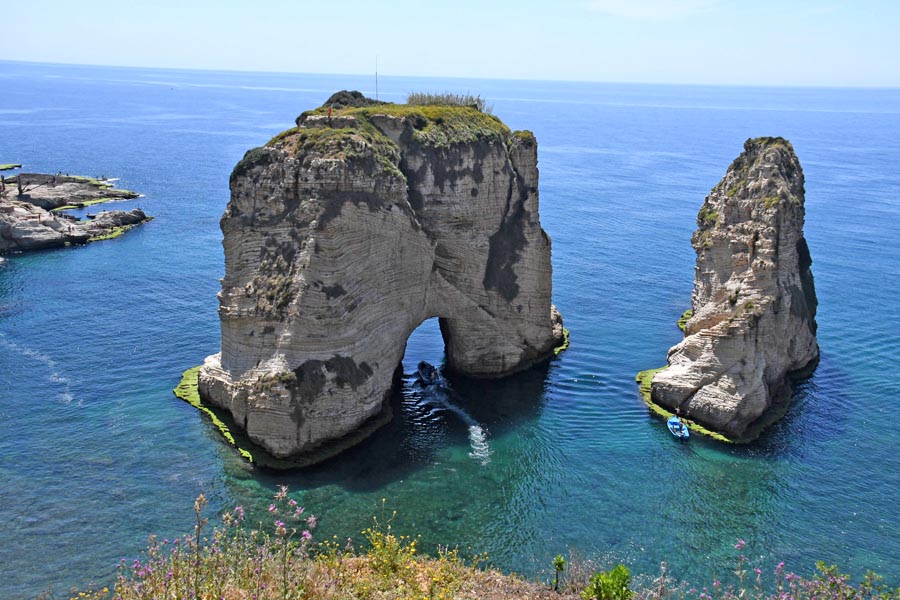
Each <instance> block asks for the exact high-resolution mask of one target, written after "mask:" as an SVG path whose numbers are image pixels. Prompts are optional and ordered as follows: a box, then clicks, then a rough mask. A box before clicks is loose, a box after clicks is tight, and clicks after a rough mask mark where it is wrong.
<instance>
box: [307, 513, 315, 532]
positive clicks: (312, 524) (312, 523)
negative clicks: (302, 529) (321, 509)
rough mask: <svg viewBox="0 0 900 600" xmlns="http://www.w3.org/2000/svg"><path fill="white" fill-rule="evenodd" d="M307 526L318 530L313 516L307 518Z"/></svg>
mask: <svg viewBox="0 0 900 600" xmlns="http://www.w3.org/2000/svg"><path fill="white" fill-rule="evenodd" d="M306 524H307V525H309V528H310V529H315V528H316V518H315V517H314V516H313V515H309V517H307V518H306Z"/></svg>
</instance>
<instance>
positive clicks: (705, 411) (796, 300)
mask: <svg viewBox="0 0 900 600" xmlns="http://www.w3.org/2000/svg"><path fill="white" fill-rule="evenodd" d="M803 183H804V182H803V172H802V170H801V168H800V163H799V161H798V160H797V156H796V155H795V154H794V149H793V148H792V147H791V144H790V143H789V142H787V141H786V140H784V139H782V138H757V139H752V140H748V141H747V142H746V143H745V144H744V152H743V153H742V154H741V155H740V156H739V157H738V158H737V159H736V160H735V161H734V162H733V163H732V164H731V167H729V169H728V172H727V173H726V174H725V177H724V178H723V179H722V181H720V182H719V184H718V185H716V187H714V188H713V190H712V192H710V194H709V196H707V198H706V201H705V202H704V203H703V207H702V208H701V209H700V213H699V215H698V216H697V225H698V228H697V231H696V232H695V233H694V235H693V238H692V239H691V243H692V245H693V246H694V249H695V250H696V252H697V266H696V269H695V272H694V292H693V296H692V298H691V305H692V309H693V316H692V317H691V318H690V320H688V321H687V324H686V326H685V338H684V340H683V341H682V342H681V343H680V344H678V345H676V346H674V347H673V348H672V349H670V350H669V356H668V363H669V367H668V368H666V369H665V370H662V371H660V372H659V373H657V374H656V375H655V376H654V377H653V380H652V385H651V398H652V400H653V401H654V402H656V403H657V404H660V405H662V406H664V407H667V408H669V409H670V410H673V411H674V410H675V409H680V412H681V414H682V415H683V416H686V417H688V418H690V419H693V420H695V421H697V422H699V423H701V424H702V425H705V426H706V427H708V428H710V429H713V430H715V431H718V432H721V433H724V434H725V435H726V436H728V437H731V438H734V439H737V440H742V439H749V438H752V437H755V436H756V435H758V433H759V431H758V428H757V427H754V424H758V423H760V422H761V418H762V417H763V416H764V415H767V414H771V412H772V411H777V410H778V409H779V408H782V407H784V406H786V403H787V401H788V399H789V397H790V380H789V377H788V376H789V375H790V374H791V373H794V372H800V371H805V370H808V369H811V368H813V367H815V365H816V363H817V362H818V358H819V347H818V344H817V343H816V321H815V316H816V305H817V301H816V293H815V287H814V285H813V276H812V272H811V271H810V265H811V263H812V260H811V259H810V254H809V249H808V247H807V245H806V240H805V239H804V237H803V221H804V189H803Z"/></svg>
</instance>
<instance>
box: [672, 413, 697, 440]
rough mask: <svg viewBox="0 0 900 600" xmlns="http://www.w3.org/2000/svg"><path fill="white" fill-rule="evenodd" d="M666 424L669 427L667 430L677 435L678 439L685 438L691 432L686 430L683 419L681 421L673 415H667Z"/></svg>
mask: <svg viewBox="0 0 900 600" xmlns="http://www.w3.org/2000/svg"><path fill="white" fill-rule="evenodd" d="M666 425H667V426H668V427H669V431H671V432H672V435H674V436H675V437H677V438H678V439H679V440H686V439H688V438H689V437H690V435H691V432H690V431H688V428H687V425H685V424H684V421H682V420H681V419H680V418H679V417H677V416H675V415H672V416H671V417H669V420H668V421H667V422H666Z"/></svg>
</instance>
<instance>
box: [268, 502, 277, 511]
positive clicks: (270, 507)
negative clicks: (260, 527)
mask: <svg viewBox="0 0 900 600" xmlns="http://www.w3.org/2000/svg"><path fill="white" fill-rule="evenodd" d="M269 512H270V513H277V512H278V508H276V507H275V505H274V504H270V505H269Z"/></svg>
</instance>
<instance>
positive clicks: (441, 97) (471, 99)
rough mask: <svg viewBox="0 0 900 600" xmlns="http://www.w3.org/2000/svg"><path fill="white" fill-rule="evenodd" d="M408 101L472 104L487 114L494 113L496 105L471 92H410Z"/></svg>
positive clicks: (416, 103)
mask: <svg viewBox="0 0 900 600" xmlns="http://www.w3.org/2000/svg"><path fill="white" fill-rule="evenodd" d="M406 103H407V104H409V105H411V106H470V107H472V108H475V109H477V110H478V111H480V112H483V113H485V114H488V115H490V114H493V113H494V107H493V106H492V105H490V104H487V103H486V102H485V101H484V99H483V98H482V97H481V96H473V95H471V94H451V93H450V92H444V93H443V94H430V93H426V92H410V94H409V95H408V96H407V97H406Z"/></svg>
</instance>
